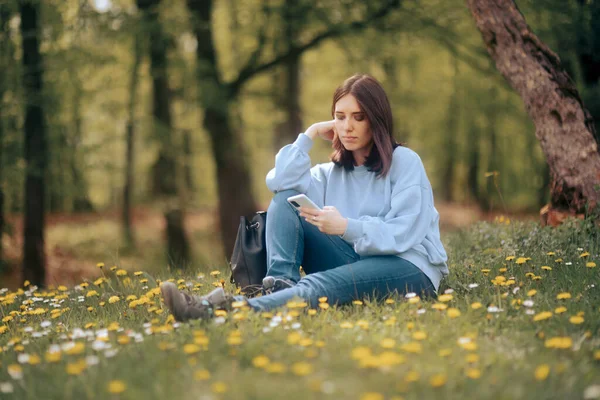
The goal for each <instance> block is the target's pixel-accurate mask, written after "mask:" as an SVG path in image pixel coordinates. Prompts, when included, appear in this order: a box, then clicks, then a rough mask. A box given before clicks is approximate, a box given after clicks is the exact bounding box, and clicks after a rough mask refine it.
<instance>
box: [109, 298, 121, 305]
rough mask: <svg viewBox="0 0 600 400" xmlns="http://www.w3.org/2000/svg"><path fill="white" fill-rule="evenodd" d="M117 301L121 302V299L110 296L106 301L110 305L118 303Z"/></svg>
mask: <svg viewBox="0 0 600 400" xmlns="http://www.w3.org/2000/svg"><path fill="white" fill-rule="evenodd" d="M119 300H121V298H120V297H119V296H111V297H110V298H109V299H108V302H109V303H110V304H114V303H116V302H117V301H119Z"/></svg>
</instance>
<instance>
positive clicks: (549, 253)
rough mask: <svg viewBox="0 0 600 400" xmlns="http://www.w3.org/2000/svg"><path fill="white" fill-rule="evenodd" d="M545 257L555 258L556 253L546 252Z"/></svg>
mask: <svg viewBox="0 0 600 400" xmlns="http://www.w3.org/2000/svg"><path fill="white" fill-rule="evenodd" d="M546 255H549V256H555V255H556V253H555V252H553V251H549V252H547V253H546Z"/></svg>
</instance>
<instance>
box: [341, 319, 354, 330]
mask: <svg viewBox="0 0 600 400" xmlns="http://www.w3.org/2000/svg"><path fill="white" fill-rule="evenodd" d="M353 327H354V325H353V324H352V322H349V321H345V322H342V323H341V324H340V328H342V329H350V328H353Z"/></svg>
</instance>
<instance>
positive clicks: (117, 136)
mask: <svg viewBox="0 0 600 400" xmlns="http://www.w3.org/2000/svg"><path fill="white" fill-rule="evenodd" d="M19 3H22V2H17V1H15V0H8V1H3V2H2V4H0V71H1V75H0V184H1V189H2V190H1V193H0V209H1V210H2V212H1V215H0V222H1V225H0V230H1V231H2V232H3V235H2V253H1V256H0V260H1V262H2V264H1V268H2V269H1V271H2V274H3V278H2V280H0V286H2V287H3V286H5V283H6V282H8V283H7V284H10V282H20V281H22V279H23V276H22V275H21V273H20V266H21V265H22V261H23V257H22V250H23V243H22V240H23V239H22V236H23V229H24V227H23V223H22V216H23V211H24V204H25V202H26V201H27V197H26V195H25V176H26V174H25V172H26V165H27V164H26V163H25V162H24V153H25V148H24V147H25V146H24V133H23V132H24V125H25V123H26V121H25V120H26V118H25V115H26V110H27V107H28V106H29V105H31V104H34V105H36V106H41V108H42V109H43V118H42V119H41V120H42V121H43V130H44V132H45V135H46V145H45V146H43V147H42V148H43V149H44V150H43V153H44V154H43V155H44V159H45V163H44V164H40V165H43V167H40V171H42V172H41V173H39V175H40V176H41V177H43V181H44V183H45V196H44V197H43V198H44V199H45V204H44V205H45V214H46V217H45V218H46V223H45V227H44V231H45V249H46V257H47V258H46V260H45V262H46V264H47V267H46V272H47V276H46V277H45V279H46V281H47V282H48V283H52V284H54V283H65V282H66V283H68V282H75V281H78V280H79V279H80V278H81V275H82V274H83V275H85V274H86V271H87V270H88V269H89V267H90V266H94V265H96V263H100V262H103V263H106V264H111V265H112V264H115V265H117V264H118V265H121V266H124V267H126V268H143V269H145V270H152V269H153V268H163V267H164V266H165V265H167V266H169V267H170V268H176V267H182V266H183V267H185V266H192V267H193V268H195V269H198V270H203V271H210V270H212V269H213V268H212V265H215V264H219V265H222V264H223V263H225V262H226V259H227V258H228V256H229V254H230V251H231V247H232V244H233V240H234V239H235V230H236V229H237V222H238V221H239V216H240V215H250V214H251V213H252V212H253V211H256V210H260V209H266V207H267V206H268V203H269V200H270V197H271V193H270V192H269V191H268V189H267V188H266V186H265V183H264V180H265V176H266V174H267V172H268V171H269V169H271V168H272V167H273V164H274V155H275V154H276V152H277V150H278V149H279V148H280V147H281V146H283V145H284V144H287V143H291V142H292V141H293V140H294V139H295V137H296V136H297V134H298V133H300V132H302V130H303V129H305V128H306V127H308V126H309V125H310V124H311V123H313V122H317V121H322V120H327V119H330V118H331V114H330V109H331V98H332V93H333V91H334V89H335V88H336V87H337V86H338V85H339V84H340V83H341V82H343V80H344V79H345V78H347V77H348V76H350V75H352V74H353V73H356V72H365V73H369V74H372V75H373V76H375V77H376V78H377V79H378V80H380V82H381V83H382V84H383V86H384V87H385V89H386V91H387V92H388V95H389V97H390V100H391V103H392V108H393V112H394V117H395V127H396V132H395V137H396V139H397V140H398V141H401V142H404V143H406V144H407V145H408V147H410V148H412V149H413V150H415V151H416V152H417V153H418V154H419V155H420V156H421V158H422V159H423V161H424V164H425V166H426V169H427V172H428V176H429V179H430V181H431V183H432V185H433V190H434V194H435V199H436V205H437V206H438V208H439V209H440V211H441V213H442V221H441V222H442V228H443V229H452V228H453V227H456V226H458V225H461V224H464V223H466V222H470V221H473V220H474V219H477V218H480V217H482V214H481V213H482V212H493V213H494V212H495V213H503V214H519V215H528V216H530V217H533V218H536V217H537V214H538V212H539V209H540V208H541V207H542V206H543V205H544V204H546V203H547V202H548V200H549V184H550V175H549V168H548V165H547V163H546V160H545V158H544V156H543V153H542V151H541V148H540V144H539V142H538V141H537V139H536V137H535V132H534V126H533V124H532V122H531V120H530V119H529V117H528V115H527V114H526V112H525V110H524V107H523V101H522V100H521V98H520V97H519V96H518V95H517V94H516V93H515V92H514V91H513V90H512V89H511V88H510V87H509V85H508V84H507V83H506V81H505V80H504V78H503V77H502V76H501V74H500V73H499V72H498V71H497V70H496V69H495V67H494V64H493V61H492V60H491V59H490V57H489V55H488V54H487V51H486V49H485V45H484V43H483V41H482V39H481V34H480V33H479V32H478V30H477V28H476V27H475V24H474V22H473V19H472V17H471V15H470V13H469V10H468V8H467V6H466V5H465V3H464V2H463V1H459V0H446V1H440V0H425V1H413V0H409V1H379V0H377V1H372V2H368V3H364V2H358V1H353V0H345V1H325V0H323V1H309V0H298V1H292V0H280V1H265V2H260V1H253V0H244V1H241V0H222V1H214V2H211V1H205V2H202V1H194V0H188V1H187V2H186V1H184V0H170V1H165V0H163V1H160V0H137V1H133V0H90V1H88V0H47V1H43V2H39V4H37V5H36V9H37V11H39V14H38V15H37V24H38V29H39V33H40V34H39V37H38V39H39V49H40V55H41V57H42V60H43V62H42V63H41V65H42V68H41V70H42V72H43V75H42V76H43V79H42V87H43V89H42V90H41V92H40V93H41V96H39V97H35V98H34V97H32V96H31V92H30V91H29V92H28V91H27V85H26V82H25V81H24V78H23V76H24V73H23V72H24V71H23V68H24V67H23V65H24V63H23V57H24V55H25V56H26V55H27V54H28V51H26V43H25V42H23V41H22V33H23V24H22V21H21V15H22V14H20V13H19V10H20V8H19ZM34 3H37V2H34ZM32 4H33V3H32ZM518 6H519V8H520V10H521V12H522V13H523V15H524V16H525V18H526V19H527V22H528V23H529V25H530V26H531V27H532V29H533V31H534V32H535V33H536V34H537V35H538V36H539V37H540V39H541V40H542V41H543V42H545V43H546V44H547V45H548V46H549V47H550V48H551V49H553V50H554V51H555V52H556V53H557V54H558V55H559V56H560V58H561V60H562V62H563V66H564V67H565V68H566V69H567V71H568V73H569V74H570V76H571V77H572V78H573V79H574V81H575V84H576V86H577V89H578V90H579V92H580V94H581V96H582V98H583V101H584V104H585V105H586V107H587V108H588V109H589V110H590V112H591V113H592V115H593V116H594V117H595V119H596V120H598V115H599V110H600V100H599V99H600V95H599V89H598V77H597V76H595V75H594V72H593V71H594V70H598V68H597V67H598V65H599V61H598V57H599V56H598V54H600V51H599V50H598V49H597V48H598V46H600V45H599V44H598V42H600V41H599V40H598V37H599V35H598V32H600V29H599V28H598V26H597V24H598V22H597V21H598V18H596V19H595V20H594V15H595V16H596V17H597V16H598V15H599V14H600V5H598V2H594V1H578V0H569V1H559V0H537V1H535V2H534V1H519V2H518ZM21 11H22V9H21ZM594 21H596V22H594ZM594 23H595V24H596V25H594ZM594 46H595V47H594ZM257 49H258V50H257ZM596 74H597V72H596ZM25 75H26V74H25ZM40 126H42V125H40ZM330 151H331V149H330V148H329V146H328V144H327V143H326V142H318V143H317V144H316V145H315V148H314V150H313V151H312V152H311V159H312V161H313V163H317V162H327V161H328V154H329V153H330ZM38 172H39V171H38ZM240 177H242V179H239V178H240ZM219 201H221V203H219ZM463 221H466V222H463Z"/></svg>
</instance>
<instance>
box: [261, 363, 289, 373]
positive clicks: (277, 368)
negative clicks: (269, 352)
mask: <svg viewBox="0 0 600 400" xmlns="http://www.w3.org/2000/svg"><path fill="white" fill-rule="evenodd" d="M286 369H287V368H286V366H285V365H283V364H282V363H278V362H274V363H270V364H269V365H267V366H266V367H265V371H267V372H268V373H270V374H282V373H284V372H285V371H286Z"/></svg>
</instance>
